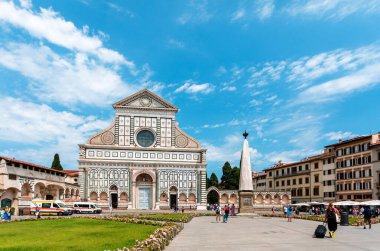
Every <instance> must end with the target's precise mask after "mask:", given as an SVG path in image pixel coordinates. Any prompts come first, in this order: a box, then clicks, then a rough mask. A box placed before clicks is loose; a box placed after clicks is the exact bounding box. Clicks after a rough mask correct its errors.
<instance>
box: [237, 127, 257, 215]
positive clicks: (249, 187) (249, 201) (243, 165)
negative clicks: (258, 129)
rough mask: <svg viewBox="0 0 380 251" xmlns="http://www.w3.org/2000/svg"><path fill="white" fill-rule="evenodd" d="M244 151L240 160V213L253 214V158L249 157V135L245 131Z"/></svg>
mask: <svg viewBox="0 0 380 251" xmlns="http://www.w3.org/2000/svg"><path fill="white" fill-rule="evenodd" d="M243 136H244V143H243V150H242V151H241V159H240V180H239V213H253V212H254V211H253V196H254V195H253V184H252V170H251V157H250V155H249V144H248V140H247V137H248V133H247V131H244V133H243Z"/></svg>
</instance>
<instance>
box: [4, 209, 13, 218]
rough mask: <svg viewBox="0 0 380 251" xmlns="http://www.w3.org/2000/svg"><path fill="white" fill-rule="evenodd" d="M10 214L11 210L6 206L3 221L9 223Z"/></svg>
mask: <svg viewBox="0 0 380 251" xmlns="http://www.w3.org/2000/svg"><path fill="white" fill-rule="evenodd" d="M11 214H12V213H11V209H10V208H9V207H8V206H6V207H5V212H4V221H8V222H10V221H11Z"/></svg>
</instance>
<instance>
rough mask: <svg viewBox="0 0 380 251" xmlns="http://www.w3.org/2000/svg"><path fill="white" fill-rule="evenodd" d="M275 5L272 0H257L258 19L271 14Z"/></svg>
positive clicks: (266, 17) (265, 17)
mask: <svg viewBox="0 0 380 251" xmlns="http://www.w3.org/2000/svg"><path fill="white" fill-rule="evenodd" d="M274 9H275V5H274V2H273V0H260V1H258V2H257V11H256V13H257V16H258V18H259V19H260V20H265V19H268V18H270V17H271V16H272V14H273V11H274Z"/></svg>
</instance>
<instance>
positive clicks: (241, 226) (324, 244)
mask: <svg viewBox="0 0 380 251" xmlns="http://www.w3.org/2000/svg"><path fill="white" fill-rule="evenodd" d="M318 224H320V223H318V222H314V221H306V220H293V222H291V223H288V222H286V219H282V218H261V217H260V218H249V217H232V218H230V219H229V222H228V223H227V224H224V223H216V222H215V218H214V217H196V218H194V219H193V220H192V221H191V222H190V223H187V224H185V228H184V230H183V231H182V232H181V233H180V234H179V235H178V236H177V237H176V238H175V239H174V240H173V242H172V243H170V245H169V246H168V247H167V249H166V250H168V251H178V250H192V251H194V250H207V251H212V250H309V251H310V250H334V251H335V250H379V249H380V248H379V247H380V239H379V234H380V225H373V226H372V229H371V230H368V229H366V230H364V229H363V227H351V226H350V227H339V228H338V231H337V232H336V234H335V236H336V237H335V238H334V239H331V238H328V237H327V238H324V239H317V238H313V233H314V230H315V228H316V227H317V225H318Z"/></svg>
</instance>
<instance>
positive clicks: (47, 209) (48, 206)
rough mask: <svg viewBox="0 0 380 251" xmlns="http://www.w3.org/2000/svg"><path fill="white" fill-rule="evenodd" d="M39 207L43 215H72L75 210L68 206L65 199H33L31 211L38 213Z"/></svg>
mask: <svg viewBox="0 0 380 251" xmlns="http://www.w3.org/2000/svg"><path fill="white" fill-rule="evenodd" d="M37 208H38V210H39V212H40V214H41V215H72V214H73V211H72V209H71V208H69V207H68V206H66V204H65V203H64V202H63V201H60V200H39V199H35V200H32V204H31V206H30V213H31V214H32V215H34V214H36V209H37Z"/></svg>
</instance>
